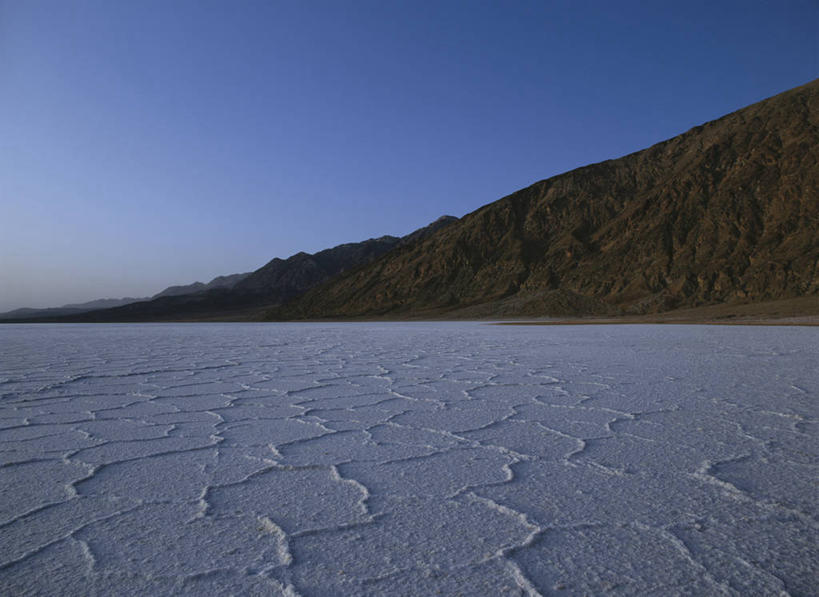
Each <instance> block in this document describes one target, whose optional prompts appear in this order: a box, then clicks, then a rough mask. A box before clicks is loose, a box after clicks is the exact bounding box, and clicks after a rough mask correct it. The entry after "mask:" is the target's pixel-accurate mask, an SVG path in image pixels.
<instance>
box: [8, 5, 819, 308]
mask: <svg viewBox="0 0 819 597" xmlns="http://www.w3.org/2000/svg"><path fill="white" fill-rule="evenodd" d="M818 40H819V2H817V1H816V0H778V1H755V0H742V1H738V2H733V1H727V0H725V1H722V0H709V1H704V2H700V1H695V0H686V1H684V2H664V1H657V2H655V1H643V2H631V1H626V0H618V1H617V2H611V1H601V2H586V1H581V0H572V1H569V0H566V1H565V2H547V1H541V2H524V1H519V2H518V1H513V0H502V1H501V0H499V1H497V2H482V1H479V0H473V1H464V2H447V1H432V0H429V1H426V0H410V1H406V2H400V1H390V0H374V1H371V2H370V1H360V0H344V1H337V0H335V1H330V2H321V1H317V0H310V1H301V0H292V1H291V0H288V1H275V0H267V1H258V2H256V1H236V2H232V1H228V0H220V1H218V2H208V1H202V0H197V1H193V2H182V1H172V0H160V1H156V2H153V1H144V0H140V1H134V2H131V1H125V0H122V1H120V0H113V1H112V0H100V1H93V0H92V1H80V0H49V1H45V2H43V1H38V0H0V310H7V309H11V308H15V307H21V306H34V307H43V306H56V305H60V304H64V303H67V302H76V301H83V300H90V299H94V298H102V297H119V296H126V295H130V296H145V295H150V294H153V293H155V292H158V291H159V290H161V289H162V288H164V287H165V286H168V285H171V284H185V283H190V282H193V281H195V280H201V281H207V280H209V279H210V278H212V277H214V276H216V275H219V274H228V273H234V272H240V271H249V270H253V269H255V268H257V267H259V266H261V265H263V264H264V263H265V262H267V261H268V260H269V259H271V258H273V257H277V256H278V257H286V256H288V255H290V254H292V253H295V252H297V251H301V250H304V251H309V252H314V251H317V250H320V249H323V248H326V247H330V246H333V245H336V244H339V243H342V242H349V241H357V240H362V239H365V238H369V237H373V236H381V235H382V234H394V235H402V234H406V233H408V232H410V231H412V230H413V229H415V228H418V227H421V226H423V225H425V224H427V223H428V222H430V221H432V220H434V219H435V218H437V217H438V216H440V215H442V214H452V215H456V216H462V215H464V214H465V213H468V212H470V211H472V210H474V209H476V208H478V207H480V206H481V205H484V204H486V203H489V202H491V201H493V200H495V199H497V198H499V197H501V196H503V195H506V194H509V193H511V192H513V191H515V190H517V189H519V188H521V187H524V186H526V185H528V184H530V183H532V182H535V181H537V180H540V179H543V178H547V177H549V176H552V175H554V174H558V173H560V172H564V171H566V170H570V169H572V168H575V167H578V166H582V165H585V164H588V163H591V162H596V161H600V160H604V159H609V158H614V157H618V156H621V155H623V154H626V153H630V152H633V151H637V150H639V149H642V148H644V147H647V146H649V145H651V144H653V143H656V142H658V141H661V140H663V139H665V138H668V137H671V136H674V135H676V134H678V133H681V132H684V131H685V130H687V129H689V128H691V127H692V126H695V125H697V124H700V123H702V122H705V121H707V120H711V119H714V118H717V117H719V116H722V115H723V114H725V113H727V112H731V111H733V110H736V109H738V108H741V107H743V106H745V105H747V104H750V103H753V102H755V101H758V100H761V99H763V98H765V97H769V96H771V95H774V94H776V93H778V92H780V91H784V90H786V89H789V88H792V87H795V86H797V85H800V84H803V83H806V82H808V81H810V80H812V79H814V78H816V77H817V76H819V41H818Z"/></svg>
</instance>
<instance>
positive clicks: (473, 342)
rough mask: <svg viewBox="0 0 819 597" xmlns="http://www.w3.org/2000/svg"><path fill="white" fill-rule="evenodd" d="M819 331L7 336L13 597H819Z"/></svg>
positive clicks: (101, 330) (216, 330)
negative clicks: (818, 596) (608, 596)
mask: <svg viewBox="0 0 819 597" xmlns="http://www.w3.org/2000/svg"><path fill="white" fill-rule="evenodd" d="M818 389H819V328H798V327H775V328H772V327H720V326H659V325H658V326H653V325H642V326H626V325H624V326H577V327H574V326H561V327H551V326H549V327H517V326H514V327H507V326H492V325H486V324H481V323H440V322H438V323H413V324H408V323H379V324H374V323H366V324H185V325H173V324H156V325H153V324H149V325H13V326H9V325H7V326H0V492H1V493H0V594H3V595H136V594H142V595H215V594H224V595H228V594H235V595H304V596H305V597H306V596H310V595H434V594H443V595H486V596H495V595H606V594H611V595H641V596H644V595H657V596H661V595H662V596H667V595H792V596H796V595H815V594H816V593H815V591H816V582H817V576H816V575H817V569H819V532H818V531H819V521H818V520H817V507H819V499H817V498H819V494H818V490H817V479H818V478H819V475H817V472H818V471H819V456H818V454H819V425H818V424H817V415H819V412H818V411H819V408H818V407H817V390H818Z"/></svg>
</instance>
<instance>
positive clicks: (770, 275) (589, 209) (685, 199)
mask: <svg viewBox="0 0 819 597" xmlns="http://www.w3.org/2000/svg"><path fill="white" fill-rule="evenodd" d="M803 296H814V297H819V80H817V81H813V82H811V83H808V84H807V85H804V86H802V87H798V88H796V89H793V90H790V91H787V92H785V93H782V94H779V95H777V96H775V97H772V98H769V99H767V100H764V101H762V102H759V103H757V104H754V105H751V106H749V107H746V108H744V109H742V110H739V111H737V112H734V113H732V114H729V115H727V116H724V117H722V118H720V119H718V120H715V121H713V122H709V123H706V124H704V125H702V126H698V127H695V128H693V129H691V130H690V131H688V132H686V133H684V134H682V135H679V136H677V137H674V138H672V139H669V140H667V141H664V142H662V143H658V144H657V145H654V146H652V147H650V148H648V149H645V150H643V151H639V152H637V153H633V154H630V155H627V156H625V157H622V158H619V159H616V160H609V161H606V162H601V163H598V164H593V165H590V166H586V167H583V168H578V169H576V170H573V171H571V172H567V173H565V174H561V175H558V176H555V177H552V178H549V179H547V180H543V181H540V182H538V183H535V184H533V185H531V186H530V187H527V188H525V189H522V190H520V191H518V192H516V193H514V194H512V195H509V196H507V197H504V198H502V199H500V200H498V201H496V202H494V203H491V204H489V205H486V206H484V207H482V208H480V209H478V210H477V211H475V212H473V213H470V214H468V215H466V216H464V217H463V218H462V219H461V220H460V221H459V222H457V223H456V224H453V225H450V226H447V227H446V228H444V229H442V230H440V231H438V232H437V233H435V234H432V235H431V236H429V237H428V238H426V239H425V240H423V241H421V242H417V243H413V244H410V245H407V246H405V247H402V248H399V249H396V250H395V251H393V252H391V253H389V254H387V255H385V256H384V257H382V258H381V259H378V260H376V261H374V262H372V263H371V264H369V265H367V266H365V267H363V268H360V269H358V270H356V271H353V272H350V273H349V274H347V275H344V276H340V277H338V278H336V279H334V280H333V281H331V282H329V283H327V284H324V285H322V286H319V287H316V288H314V289H313V290H311V291H309V292H307V293H306V294H304V295H303V296H302V297H301V298H299V299H297V300H294V301H291V302H290V303H288V304H287V305H285V306H283V307H280V308H276V309H272V310H270V311H269V312H268V313H267V317H268V318H270V319H298V318H315V317H351V316H352V317H356V316H364V317H370V316H388V317H408V316H409V317H412V316H425V315H430V316H441V315H447V316H464V317H495V316H504V315H505V316H534V315H537V316H545V315H580V314H618V313H656V312H661V311H666V310H669V309H674V308H688V307H695V306H698V305H707V304H720V303H752V302H759V301H766V300H775V299H786V298H791V297H803ZM817 300H819V298H817Z"/></svg>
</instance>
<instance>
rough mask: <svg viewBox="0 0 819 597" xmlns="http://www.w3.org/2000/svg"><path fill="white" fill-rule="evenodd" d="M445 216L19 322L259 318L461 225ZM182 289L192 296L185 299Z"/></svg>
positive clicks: (23, 319)
mask: <svg viewBox="0 0 819 597" xmlns="http://www.w3.org/2000/svg"><path fill="white" fill-rule="evenodd" d="M457 220H458V219H457V218H455V217H452V216H442V217H440V218H438V219H437V220H436V221H434V222H433V223H431V224H430V225H428V226H425V227H424V228H420V229H418V230H416V231H414V232H412V233H410V234H408V235H407V236H404V237H395V236H382V237H380V238H374V239H369V240H365V241H362V242H358V243H346V244H343V245H338V246H336V247H333V248H331V249H325V250H323V251H319V252H318V253H315V254H313V255H311V254H308V253H297V254H295V255H293V256H291V257H289V258H287V259H278V258H276V259H273V260H271V261H270V262H268V263H267V264H265V265H264V266H262V267H260V268H259V269H257V270H256V271H254V272H251V273H249V274H234V275H233V276H221V277H219V278H215V279H214V280H213V281H211V282H210V283H209V284H208V285H207V286H208V287H210V288H201V287H203V286H205V285H203V284H201V283H197V284H191V285H189V286H186V287H178V286H177V287H173V286H172V287H170V288H168V289H167V290H165V291H163V292H162V293H160V294H158V295H156V296H155V297H154V298H152V299H151V300H147V301H141V302H134V303H130V304H127V305H122V306H119V307H116V308H111V309H102V310H98V311H90V312H84V313H71V314H65V315H64V316H60V315H54V316H49V315H51V314H46V315H44V316H39V315H35V316H31V317H28V318H23V317H21V318H17V319H15V321H63V322H68V321H76V322H106V321H184V320H209V319H216V320H249V319H258V318H259V317H260V316H261V314H262V310H263V309H264V308H267V307H270V306H271V305H278V304H281V303H283V302H285V301H287V300H289V299H293V298H294V297H297V296H299V295H300V294H303V293H304V292H305V291H307V290H309V289H310V288H313V287H314V286H316V285H318V284H321V283H322V282H325V281H327V280H330V279H331V278H333V277H334V276H337V275H339V274H341V273H343V272H347V271H351V270H354V269H355V268H357V267H361V266H362V265H366V264H368V263H370V262H372V261H373V260H374V259H377V258H378V257H380V256H382V255H384V254H385V253H387V252H388V251H390V250H392V249H395V248H396V247H404V246H407V245H410V244H412V243H415V242H420V241H421V240H423V239H424V238H426V237H427V236H429V235H430V234H433V233H435V232H437V231H438V230H441V229H442V228H444V227H446V226H449V225H450V224H452V223H453V222H457ZM180 288H188V289H191V290H192V292H190V293H187V294H180V293H179V289H180Z"/></svg>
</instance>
